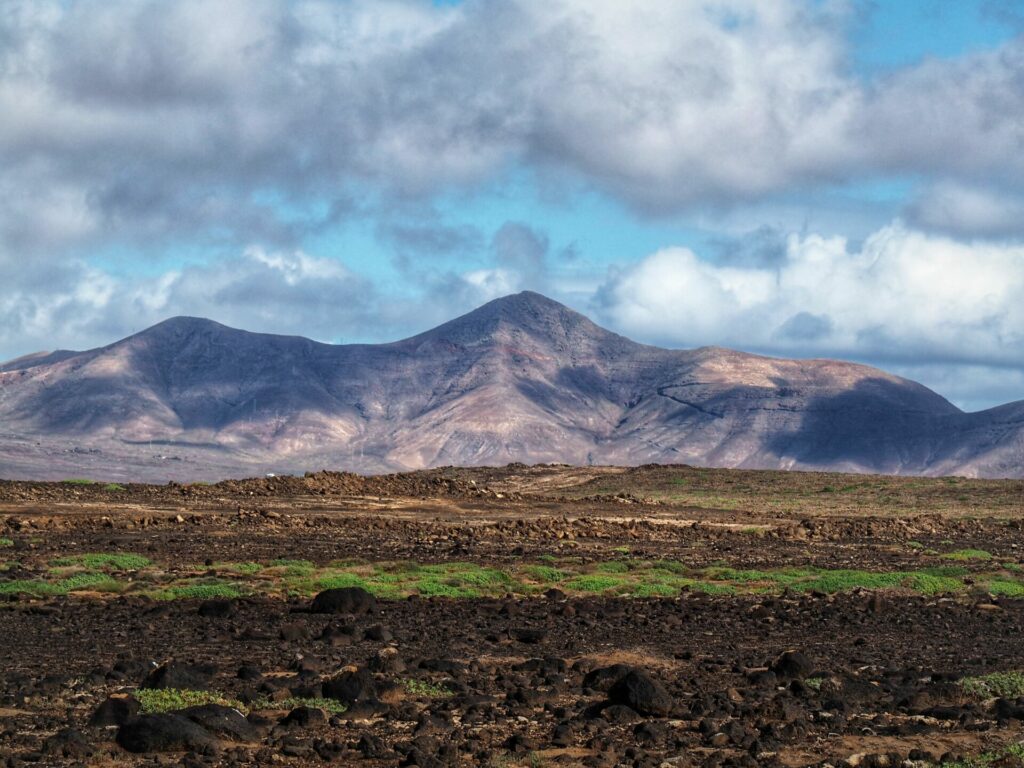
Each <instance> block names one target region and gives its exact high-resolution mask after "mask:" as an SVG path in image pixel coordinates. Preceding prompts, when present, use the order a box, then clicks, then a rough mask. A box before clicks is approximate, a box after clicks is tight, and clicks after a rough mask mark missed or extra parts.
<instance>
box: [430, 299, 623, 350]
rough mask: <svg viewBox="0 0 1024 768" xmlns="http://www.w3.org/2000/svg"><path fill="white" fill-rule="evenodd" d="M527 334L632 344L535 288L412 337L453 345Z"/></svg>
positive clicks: (578, 341) (557, 341)
mask: <svg viewBox="0 0 1024 768" xmlns="http://www.w3.org/2000/svg"><path fill="white" fill-rule="evenodd" d="M509 336H517V337H520V338H522V337H530V338H533V339H535V340H538V341H544V342H550V343H554V344H559V345H561V344H565V343H570V344H583V345H588V344H593V343H595V342H606V341H608V340H612V339H614V340H618V341H622V342H627V343H629V344H632V343H633V342H628V341H627V340H626V339H623V338H622V337H621V336H617V335H616V334H614V333H612V332H611V331H609V330H606V329H605V328H602V327H600V326H599V325H596V324H595V323H593V322H592V321H591V320H590V319H588V318H587V317H585V316H584V315H581V314H580V313H579V312H576V311H575V310H573V309H570V308H569V307H567V306H565V305H564V304H561V303H560V302H557V301H555V300H554V299H549V298H548V297H547V296H544V295H542V294H539V293H535V292H534V291H521V292H520V293H513V294H510V295H508V296H502V297H500V298H497V299H493V300H492V301H489V302H487V303H486V304H484V305H483V306H480V307H477V308H476V309H474V310H472V311H471V312H467V313H466V314H464V315H462V316H460V317H457V318H455V319H454V320H450V321H449V322H447V323H445V324H444V325H440V326H438V327H437V328H434V329H433V330H430V331H427V332H426V333H423V334H420V335H419V336H416V337H414V338H415V339H417V340H419V341H428V340H430V341H434V340H444V341H448V342H453V343H456V344H474V343H479V342H482V341H493V340H495V339H497V338H498V337H509Z"/></svg>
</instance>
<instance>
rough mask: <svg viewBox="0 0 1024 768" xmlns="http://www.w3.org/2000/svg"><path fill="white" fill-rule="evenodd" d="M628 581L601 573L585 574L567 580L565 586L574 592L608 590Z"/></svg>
mask: <svg viewBox="0 0 1024 768" xmlns="http://www.w3.org/2000/svg"><path fill="white" fill-rule="evenodd" d="M625 583H626V581H625V580H624V579H622V578H619V577H617V576H603V575H600V574H596V573H594V574H584V575H582V576H577V577H576V578H574V579H570V580H569V581H567V582H565V584H564V585H563V586H565V588H566V589H570V590H572V591H573V592H606V591H607V590H609V589H614V588H616V587H621V586H622V585H624V584H625Z"/></svg>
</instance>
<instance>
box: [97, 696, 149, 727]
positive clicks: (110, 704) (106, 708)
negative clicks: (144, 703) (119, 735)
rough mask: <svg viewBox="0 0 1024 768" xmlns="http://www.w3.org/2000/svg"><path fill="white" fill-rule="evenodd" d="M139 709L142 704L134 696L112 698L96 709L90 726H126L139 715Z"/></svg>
mask: <svg viewBox="0 0 1024 768" xmlns="http://www.w3.org/2000/svg"><path fill="white" fill-rule="evenodd" d="M139 709H140V704H139V702H138V701H137V700H136V699H135V697H133V696H110V697H109V698H107V699H105V700H104V701H103V703H102V704H100V705H99V706H98V707H97V708H96V711H95V712H94V713H93V715H92V718H91V719H90V720H89V725H92V726H97V727H102V726H107V725H124V724H125V723H127V722H128V721H129V720H131V719H132V718H133V717H135V716H136V715H137V714H139Z"/></svg>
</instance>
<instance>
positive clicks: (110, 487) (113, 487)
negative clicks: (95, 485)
mask: <svg viewBox="0 0 1024 768" xmlns="http://www.w3.org/2000/svg"><path fill="white" fill-rule="evenodd" d="M103 490H104V491H126V490H128V489H127V488H125V487H124V486H123V485H121V484H120V483H107V484H106V485H104V486H103Z"/></svg>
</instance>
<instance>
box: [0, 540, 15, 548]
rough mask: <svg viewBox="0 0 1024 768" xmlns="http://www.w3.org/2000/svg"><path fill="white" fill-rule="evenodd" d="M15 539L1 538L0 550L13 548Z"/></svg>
mask: <svg viewBox="0 0 1024 768" xmlns="http://www.w3.org/2000/svg"><path fill="white" fill-rule="evenodd" d="M13 546H14V539H8V538H6V537H0V549H2V548H4V547H13Z"/></svg>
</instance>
